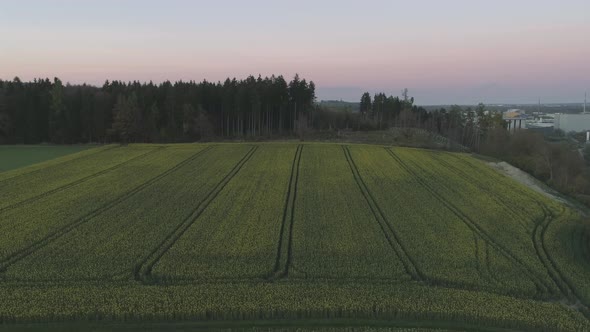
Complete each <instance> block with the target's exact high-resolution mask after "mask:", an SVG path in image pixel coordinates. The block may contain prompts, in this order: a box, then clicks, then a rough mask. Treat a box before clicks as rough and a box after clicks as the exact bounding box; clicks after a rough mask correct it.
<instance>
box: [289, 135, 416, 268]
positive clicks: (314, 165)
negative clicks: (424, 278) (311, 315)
mask: <svg viewBox="0 0 590 332" xmlns="http://www.w3.org/2000/svg"><path fill="white" fill-rule="evenodd" d="M291 243H292V252H291V260H290V264H289V278H290V279H292V278H315V279H317V278H321V279H334V278H341V279H363V278H365V279H366V278H376V279H382V278H389V279H409V277H408V275H407V274H406V273H405V269H404V265H403V264H402V262H401V261H400V260H399V258H398V256H397V255H396V253H395V251H394V250H393V249H392V247H391V245H390V244H389V242H388V240H387V238H386V237H385V236H384V235H383V231H382V229H381V227H380V225H379V222H378V221H377V220H375V216H374V215H373V213H372V212H371V207H370V206H369V204H368V203H367V201H366V200H365V199H364V198H363V195H362V192H361V191H360V189H359V186H358V184H357V182H356V181H355V178H354V176H353V173H352V172H351V170H350V167H349V166H348V163H347V161H346V156H345V155H344V153H343V151H342V148H341V147H340V146H338V145H329V144H326V145H323V144H318V145H306V146H305V148H304V149H303V151H302V154H301V161H300V166H299V173H298V182H297V199H296V200H295V204H294V225H293V230H292V241H291Z"/></svg>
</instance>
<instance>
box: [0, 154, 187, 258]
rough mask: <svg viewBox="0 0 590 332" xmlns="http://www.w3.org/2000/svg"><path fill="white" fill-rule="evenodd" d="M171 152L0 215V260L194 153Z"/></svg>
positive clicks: (103, 204)
mask: <svg viewBox="0 0 590 332" xmlns="http://www.w3.org/2000/svg"><path fill="white" fill-rule="evenodd" d="M131 149H133V148H131ZM174 150H175V149H171V148H167V149H164V150H160V151H158V152H157V153H154V154H150V155H148V156H146V157H145V158H142V159H139V160H135V161H133V162H131V163H129V164H126V165H124V166H123V167H121V168H119V169H117V170H114V171H112V172H108V173H105V174H102V175H100V176H98V177H96V178H93V179H90V180H89V181H86V182H83V183H80V184H78V185H76V186H73V187H70V188H68V189H65V190H63V191H60V192H57V193H54V194H53V195H49V196H46V197H43V198H42V199H40V200H39V201H37V202H36V203H35V204H31V205H27V206H21V207H18V208H15V209H12V210H9V211H6V212H5V213H2V214H0V260H1V261H2V262H3V263H6V261H7V260H9V259H11V258H12V256H14V255H16V254H18V253H19V252H22V251H27V250H28V248H29V247H31V246H34V245H35V244H36V243H37V242H40V241H44V240H45V239H46V238H48V237H51V236H52V234H54V233H57V234H59V233H61V230H62V229H63V228H64V227H66V228H67V227H69V225H70V224H76V223H77V222H79V221H80V220H83V219H85V218H86V217H88V216H89V215H91V214H93V213H95V212H96V211H98V210H100V209H101V208H103V207H104V206H106V205H108V204H110V203H111V202H114V201H117V200H118V198H119V196H120V195H124V194H125V193H126V192H128V191H130V190H133V188H136V187H138V186H141V185H142V184H143V183H144V182H146V181H147V180H149V179H150V178H152V177H155V176H157V175H158V174H160V173H162V172H164V171H166V170H167V169H168V168H170V167H173V166H174V163H175V162H180V161H181V160H183V159H184V158H187V157H188V156H189V155H190V154H192V153H194V150H192V151H191V150H187V151H186V152H180V153H179V152H175V151H174ZM173 151H174V152H173Z"/></svg>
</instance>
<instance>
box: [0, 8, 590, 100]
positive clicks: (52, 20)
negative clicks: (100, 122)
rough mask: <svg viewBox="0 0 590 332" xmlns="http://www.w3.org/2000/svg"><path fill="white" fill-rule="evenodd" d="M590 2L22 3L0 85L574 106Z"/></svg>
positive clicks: (8, 34)
mask: <svg viewBox="0 0 590 332" xmlns="http://www.w3.org/2000/svg"><path fill="white" fill-rule="evenodd" d="M589 14H590V2H589V1H584V0H568V1H560V2H558V1H548V0H541V1H532V0H522V1H507V0H500V1H494V2H491V1H490V2H488V1H486V2H482V1H468V0H450V1H444V2H443V1H434V0H432V1H426V0H421V1H413V2H407V1H404V2H402V1H376V0H374V1H363V2H360V1H323V2H321V3H319V2H318V1H309V0H302V1H297V2H289V3H286V2H278V1H262V0H255V1H249V2H241V1H229V0H225V1H215V2H209V1H180V0H176V1H167V2H166V3H165V4H164V3H162V2H159V1H138V0H128V1H124V2H123V1H114V0H106V1H100V2H96V1H95V2H82V1H73V0H56V1H41V0H37V1H35V0H24V1H18V2H16V1H14V2H6V3H4V4H3V6H2V9H1V10H0V29H2V31H3V34H2V40H1V43H0V79H5V80H7V79H12V78H13V77H15V76H18V77H20V78H21V79H22V80H32V79H34V78H37V77H49V78H53V77H55V76H57V77H60V78H61V79H62V80H64V81H67V82H71V83H83V82H86V83H90V84H102V83H103V82H104V81H105V80H106V79H109V80H112V79H117V80H123V81H130V80H139V81H150V80H152V81H154V82H161V81H164V80H171V81H176V80H195V81H201V80H203V79H207V80H209V81H218V80H224V79H225V78H226V77H237V78H242V77H246V76H247V75H250V74H252V75H258V74H261V75H262V76H267V75H271V74H282V75H284V76H286V77H287V78H290V77H292V76H293V75H294V74H295V73H299V74H300V75H301V76H302V77H304V78H306V79H308V80H313V81H314V82H315V83H316V86H317V95H318V99H325V100H326V99H336V100H340V99H342V100H345V101H358V100H359V99H360V96H361V94H362V92H364V91H369V92H371V93H374V92H385V93H387V94H394V95H399V94H400V91H401V89H403V88H404V87H407V88H408V89H409V90H410V94H411V95H412V96H414V97H415V99H416V103H417V104H423V105H428V104H470V103H477V102H484V103H535V102H536V101H537V98H539V97H540V98H541V101H542V102H544V103H558V102H578V101H580V102H581V101H583V97H584V91H585V90H590V42H588V40H590V20H589V19H588V17H589V16H588V15H589Z"/></svg>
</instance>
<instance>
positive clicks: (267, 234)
mask: <svg viewBox="0 0 590 332" xmlns="http://www.w3.org/2000/svg"><path fill="white" fill-rule="evenodd" d="M299 152H300V148H299V147H298V146H296V145H291V144H289V145H268V146H265V145H262V146H260V147H259V148H258V149H257V150H256V153H255V154H254V155H252V156H251V158H249V160H248V162H247V163H245V164H244V165H243V166H242V167H241V168H240V169H239V170H237V171H236V173H235V176H234V177H233V178H232V179H231V181H227V183H226V184H225V185H224V186H223V187H222V188H220V189H219V191H218V193H216V197H214V198H215V199H214V200H211V201H210V203H208V205H207V206H204V207H202V212H199V213H198V214H195V215H194V218H195V220H194V222H193V223H192V225H191V226H190V227H188V228H187V229H186V231H185V232H184V233H183V234H182V236H180V237H179V238H178V240H177V241H175V242H174V244H173V245H172V246H171V247H170V249H168V250H167V251H166V252H165V253H164V254H163V255H162V257H161V258H160V259H159V260H158V261H157V263H156V264H155V265H154V267H153V271H152V274H151V277H152V278H153V279H155V280H157V281H159V282H162V281H164V282H167V281H168V282H169V281H172V282H178V281H190V280H192V281H197V282H199V281H202V280H220V279H223V280H228V279H230V280H235V279H259V280H263V279H264V278H266V277H268V276H271V275H272V274H273V270H274V266H275V264H276V260H277V244H278V243H279V242H280V241H281V240H280V239H281V232H280V229H281V225H282V221H283V219H282V218H283V215H284V212H285V202H286V201H287V195H288V191H289V180H290V179H289V174H290V173H291V172H292V171H293V166H294V165H293V156H298V155H299ZM296 160H297V157H296ZM238 171H239V173H238ZM294 181H296V180H294ZM291 184H294V183H293V182H292V183H291ZM245 193H247V194H245Z"/></svg>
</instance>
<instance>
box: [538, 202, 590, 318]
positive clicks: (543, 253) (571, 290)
mask: <svg viewBox="0 0 590 332" xmlns="http://www.w3.org/2000/svg"><path fill="white" fill-rule="evenodd" d="M539 205H540V206H541V204H540V203H539ZM542 208H543V213H544V214H545V218H543V220H542V221H541V222H540V223H537V225H536V226H535V231H534V232H533V242H534V243H535V249H536V250H537V255H538V256H539V259H540V260H541V262H542V263H543V266H545V269H547V272H548V274H549V276H550V277H551V279H552V280H553V282H554V283H555V284H556V285H557V287H558V288H559V290H560V291H561V293H562V295H563V296H564V297H565V298H566V299H567V300H568V301H570V304H571V305H573V306H574V307H575V308H577V309H578V311H580V312H581V313H582V314H583V315H584V316H585V317H586V318H587V319H588V320H590V308H589V307H588V305H587V304H586V303H585V302H584V301H583V300H582V298H581V297H580V295H579V294H578V293H577V292H576V289H575V287H574V286H573V285H572V283H571V282H570V281H569V280H568V279H567V278H566V277H565V275H564V273H563V272H562V271H561V270H560V268H559V266H558V265H557V263H556V262H555V261H554V260H553V258H552V257H551V255H550V254H549V251H548V250H547V246H546V244H545V233H546V232H547V229H548V228H549V226H550V225H551V223H552V222H553V220H554V216H553V214H552V213H551V212H550V211H549V210H548V209H547V208H546V207H544V206H542Z"/></svg>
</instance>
